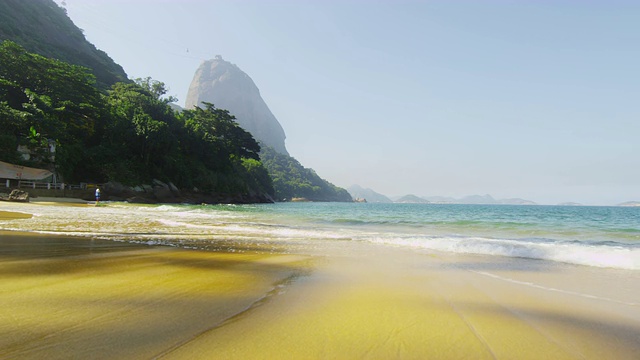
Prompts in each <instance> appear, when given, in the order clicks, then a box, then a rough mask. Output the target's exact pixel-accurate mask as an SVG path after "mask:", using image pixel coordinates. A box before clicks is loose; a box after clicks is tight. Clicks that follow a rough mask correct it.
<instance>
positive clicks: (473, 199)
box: [458, 194, 497, 204]
mask: <svg viewBox="0 0 640 360" xmlns="http://www.w3.org/2000/svg"><path fill="white" fill-rule="evenodd" d="M458 203H459V204H496V203H497V201H496V199H494V198H493V197H492V196H491V195H489V194H487V195H484V196H482V195H470V196H465V197H463V198H462V199H460V200H458Z"/></svg>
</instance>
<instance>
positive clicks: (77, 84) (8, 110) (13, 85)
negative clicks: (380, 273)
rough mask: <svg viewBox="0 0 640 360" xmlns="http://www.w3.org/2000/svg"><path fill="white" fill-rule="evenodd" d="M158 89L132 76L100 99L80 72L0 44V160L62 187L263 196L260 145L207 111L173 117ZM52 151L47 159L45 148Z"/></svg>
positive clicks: (265, 184)
mask: <svg viewBox="0 0 640 360" xmlns="http://www.w3.org/2000/svg"><path fill="white" fill-rule="evenodd" d="M165 93H166V89H165V87H164V84H163V83H161V82H158V81H154V80H151V79H150V78H147V79H138V80H137V81H136V82H135V83H131V82H129V83H116V84H115V85H113V86H112V88H111V89H110V90H108V91H107V92H106V93H103V92H100V90H99V89H98V88H97V87H96V81H95V77H94V76H93V75H92V74H91V73H90V72H89V71H88V70H87V69H86V68H83V67H80V66H75V65H69V64H67V63H64V62H62V61H59V60H55V59H49V58H46V57H43V56H40V55H36V54H31V53H29V52H27V51H26V50H25V49H23V48H22V47H20V46H19V45H17V44H15V43H12V42H9V41H5V42H3V43H2V44H0V137H1V139H0V140H1V141H0V143H1V144H2V145H0V147H2V149H0V150H2V151H1V152H0V160H4V161H8V162H14V163H15V162H20V161H22V160H21V158H20V156H19V154H18V153H17V151H16V148H17V145H23V146H25V147H27V148H28V149H29V152H30V153H31V155H32V156H31V158H30V159H29V160H28V161H23V163H24V164H25V165H31V166H37V167H46V168H49V169H52V170H54V171H56V172H57V173H58V174H60V175H62V177H63V178H64V180H65V181H66V182H80V181H93V182H106V181H118V182H122V183H125V184H130V185H134V184H141V183H149V182H150V181H151V180H152V179H159V180H162V181H171V182H173V183H174V184H175V185H177V186H178V187H182V188H188V189H191V188H198V189H200V190H204V191H210V192H217V193H229V194H235V193H249V192H252V193H261V194H272V193H273V187H272V184H271V179H270V178H269V176H268V174H267V171H266V169H265V168H264V167H263V166H262V163H261V162H260V158H259V155H258V153H259V152H260V146H259V145H258V143H257V142H256V141H255V140H254V139H253V137H252V136H251V134H249V133H248V132H246V131H244V130H243V129H242V128H241V127H240V126H239V125H238V124H237V123H236V122H235V118H234V117H233V116H232V115H231V114H229V112H228V111H226V110H222V109H217V108H215V107H214V106H213V104H204V108H195V109H193V110H188V111H183V112H180V113H178V112H175V111H174V110H173V109H172V108H171V107H170V106H169V103H170V102H171V101H173V100H174V99H172V98H163V96H164V95H165ZM51 143H55V144H56V145H57V148H56V152H55V157H51V156H50V154H49V153H48V149H49V147H48V146H49V145H50V144H51Z"/></svg>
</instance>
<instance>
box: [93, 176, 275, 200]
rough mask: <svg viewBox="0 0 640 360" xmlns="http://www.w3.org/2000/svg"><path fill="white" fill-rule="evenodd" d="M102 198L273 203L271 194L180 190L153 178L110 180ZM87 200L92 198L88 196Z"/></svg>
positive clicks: (103, 189) (105, 185)
mask: <svg viewBox="0 0 640 360" xmlns="http://www.w3.org/2000/svg"><path fill="white" fill-rule="evenodd" d="M100 189H101V191H102V200H105V201H127V202H129V203H135V204H255V203H273V202H274V201H273V199H272V198H271V197H269V195H265V194H258V193H253V192H250V193H247V194H213V193H206V192H201V191H199V190H197V189H193V190H190V191H187V190H184V189H183V190H180V189H178V188H177V187H176V186H175V185H174V184H173V183H171V182H169V183H164V182H162V181H160V180H153V182H152V185H146V184H145V185H139V186H134V187H129V186H124V185H122V184H120V183H117V182H109V183H106V184H104V185H103V186H102V187H101V188H100ZM86 200H91V199H90V198H87V199H86Z"/></svg>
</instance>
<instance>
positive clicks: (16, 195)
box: [9, 189, 29, 202]
mask: <svg viewBox="0 0 640 360" xmlns="http://www.w3.org/2000/svg"><path fill="white" fill-rule="evenodd" d="M9 201H15V202H29V193H28V192H26V191H23V190H19V189H15V190H13V191H11V194H9Z"/></svg>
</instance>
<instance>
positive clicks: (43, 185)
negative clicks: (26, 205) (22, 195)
mask: <svg viewBox="0 0 640 360" xmlns="http://www.w3.org/2000/svg"><path fill="white" fill-rule="evenodd" d="M16 181H17V182H18V184H17V188H18V189H47V190H65V189H66V190H87V189H95V188H97V187H99V184H89V183H80V184H65V183H50V182H40V181H29V180H7V181H6V183H5V186H6V187H7V188H10V187H16ZM0 186H2V185H0Z"/></svg>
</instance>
